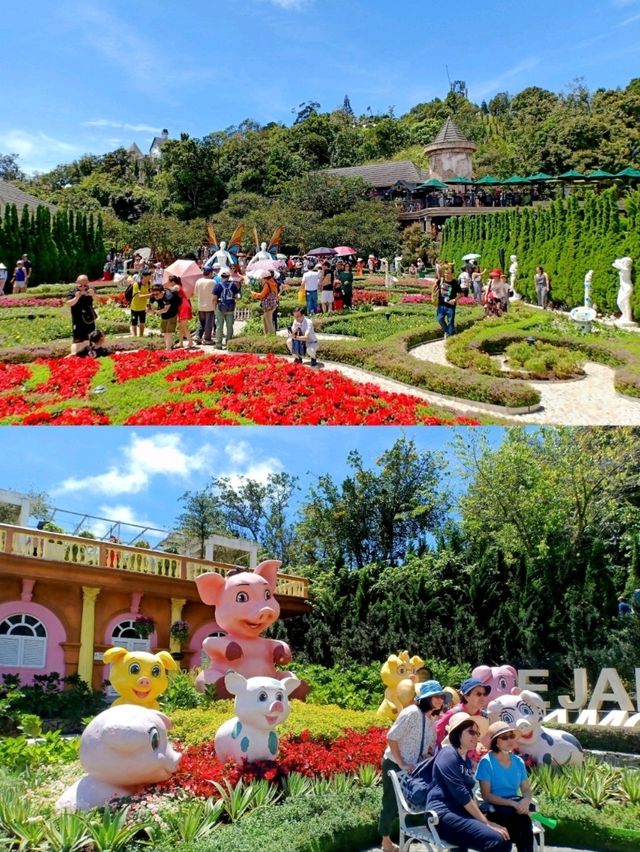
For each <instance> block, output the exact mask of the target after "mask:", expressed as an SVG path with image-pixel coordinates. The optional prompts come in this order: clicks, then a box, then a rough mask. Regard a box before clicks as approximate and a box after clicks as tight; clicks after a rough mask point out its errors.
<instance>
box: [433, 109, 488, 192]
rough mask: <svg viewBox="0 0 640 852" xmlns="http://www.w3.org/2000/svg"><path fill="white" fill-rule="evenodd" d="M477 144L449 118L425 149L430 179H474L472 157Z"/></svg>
mask: <svg viewBox="0 0 640 852" xmlns="http://www.w3.org/2000/svg"><path fill="white" fill-rule="evenodd" d="M477 147H478V146H477V145H476V144H475V142H472V141H471V140H470V139H467V138H466V136H464V135H463V134H462V131H461V130H460V129H459V128H458V127H457V126H456V124H455V123H454V121H453V120H452V119H451V117H449V118H448V119H447V120H446V121H445V123H444V124H443V125H442V127H441V128H440V132H439V133H438V135H437V136H436V138H435V139H434V140H433V142H432V143H431V144H430V145H427V146H426V148H425V149H424V152H425V154H426V155H427V156H428V157H429V173H430V177H435V178H438V179H439V180H447V179H449V178H452V177H458V176H460V177H466V178H472V177H473V163H472V160H471V158H472V156H473V153H474V151H475V150H476V149H477Z"/></svg>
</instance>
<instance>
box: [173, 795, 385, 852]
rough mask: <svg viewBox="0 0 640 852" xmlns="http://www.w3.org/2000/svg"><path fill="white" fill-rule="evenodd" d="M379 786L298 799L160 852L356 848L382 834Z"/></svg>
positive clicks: (349, 851)
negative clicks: (379, 832) (198, 841)
mask: <svg viewBox="0 0 640 852" xmlns="http://www.w3.org/2000/svg"><path fill="white" fill-rule="evenodd" d="M379 811H380V790H379V789H358V790H354V791H352V792H350V793H334V794H330V795H326V796H310V797H304V798H296V799H292V800H289V801H287V802H284V804H282V805H276V806H274V807H269V808H264V809H259V810H255V811H252V812H251V813H249V814H247V815H246V816H244V817H243V818H242V819H241V820H239V821H238V822H236V823H233V824H232V825H229V826H222V827H221V828H219V829H217V830H216V831H215V832H213V834H212V835H211V837H209V838H207V839H206V840H203V841H201V842H200V843H188V844H179V845H178V846H175V845H171V846H161V847H157V848H158V849H159V850H160V852H168V850H169V849H171V850H175V852H231V850H233V852H256V850H260V852H285V850H286V852H355V850H359V849H365V848H366V847H368V846H372V845H373V844H374V843H375V842H376V841H377V840H379V835H378V833H377V826H376V822H377V818H378V813H379Z"/></svg>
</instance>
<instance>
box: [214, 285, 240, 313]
mask: <svg viewBox="0 0 640 852" xmlns="http://www.w3.org/2000/svg"><path fill="white" fill-rule="evenodd" d="M220 286H221V287H222V293H220V295H219V296H218V306H219V307H220V310H221V311H222V312H223V313H228V312H229V311H232V310H234V308H235V306H236V300H235V298H234V295H233V281H230V280H229V281H224V280H222V281H220Z"/></svg>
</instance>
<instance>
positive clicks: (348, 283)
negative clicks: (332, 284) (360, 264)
mask: <svg viewBox="0 0 640 852" xmlns="http://www.w3.org/2000/svg"><path fill="white" fill-rule="evenodd" d="M338 276H339V278H340V282H341V284H342V297H343V299H344V306H345V308H347V310H351V307H352V305H353V272H352V271H351V264H350V263H345V264H344V268H343V269H341V270H340V272H339V273H338Z"/></svg>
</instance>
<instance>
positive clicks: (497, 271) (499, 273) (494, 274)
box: [489, 267, 504, 278]
mask: <svg viewBox="0 0 640 852" xmlns="http://www.w3.org/2000/svg"><path fill="white" fill-rule="evenodd" d="M503 274H504V273H503V272H502V270H501V269H498V268H497V267H496V268H495V269H492V270H491V272H490V273H489V278H500V277H501V276H502V275H503Z"/></svg>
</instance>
